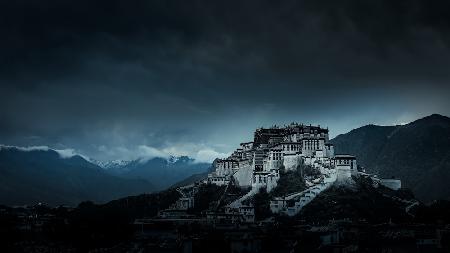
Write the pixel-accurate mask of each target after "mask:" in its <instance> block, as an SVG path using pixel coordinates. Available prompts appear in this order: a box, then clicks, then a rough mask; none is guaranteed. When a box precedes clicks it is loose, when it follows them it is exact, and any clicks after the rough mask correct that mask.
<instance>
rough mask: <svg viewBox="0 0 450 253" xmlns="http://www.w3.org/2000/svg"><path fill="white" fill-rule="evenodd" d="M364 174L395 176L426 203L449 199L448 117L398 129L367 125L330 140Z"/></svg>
mask: <svg viewBox="0 0 450 253" xmlns="http://www.w3.org/2000/svg"><path fill="white" fill-rule="evenodd" d="M331 142H332V143H333V144H334V145H335V151H336V153H351V154H354V155H356V156H357V159H358V164H359V165H361V166H363V167H364V168H365V169H366V171H367V172H370V173H377V174H379V175H380V176H381V177H396V178H400V179H401V180H402V184H403V186H405V187H408V188H410V189H411V190H412V191H413V192H414V194H415V195H416V197H417V198H418V199H420V200H422V201H425V202H428V201H432V200H434V199H450V187H448V182H450V149H449V147H450V118H448V117H445V116H442V115H437V114H433V115H430V116H427V117H425V118H422V119H419V120H416V121H414V122H411V123H409V124H406V125H401V126H375V125H368V126H363V127H360V128H358V129H354V130H352V131H350V132H349V133H346V134H342V135H339V136H337V137H336V138H334V139H333V140H331Z"/></svg>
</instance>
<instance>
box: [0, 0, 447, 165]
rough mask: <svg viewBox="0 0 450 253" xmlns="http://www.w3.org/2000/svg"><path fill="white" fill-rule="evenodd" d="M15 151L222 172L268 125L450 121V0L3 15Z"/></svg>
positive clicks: (1, 98) (0, 68) (102, 5)
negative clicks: (155, 161) (172, 158)
mask: <svg viewBox="0 0 450 253" xmlns="http://www.w3.org/2000/svg"><path fill="white" fill-rule="evenodd" d="M0 33H1V39H0V143H2V144H5V145H18V146H42V145H46V146H49V147H53V148H56V149H68V148H71V149H74V150H76V151H77V152H79V153H82V154H84V155H87V156H90V157H93V158H96V159H99V160H110V159H132V158H136V157H139V156H164V155H168V154H174V155H189V156H191V157H194V158H197V159H198V160H202V161H208V160H211V159H213V158H214V157H216V156H223V155H225V154H227V153H230V152H231V151H232V150H233V149H234V148H236V147H237V145H238V144H239V143H240V142H243V141H249V140H251V139H252V137H253V131H254V129H255V128H257V127H260V126H270V125H272V124H285V123H290V122H292V121H296V122H302V123H308V124H309V123H312V124H320V125H321V126H328V127H329V128H330V131H331V135H332V136H335V135H337V134H340V133H345V132H347V131H349V130H351V129H353V128H357V127H359V126H362V125H365V124H369V123H374V124H382V125H392V124H401V123H405V122H410V121H412V120H415V119H418V118H420V117H423V116H426V115H429V114H432V113H440V114H443V115H447V116H448V115H450V99H449V97H450V83H449V82H450V50H449V46H450V2H449V1H437V0H436V1H427V0H421V1H419V0H412V1H401V0H399V1H392V0H369V1H361V0H347V1H334V0H328V1H317V0H311V1H290V0H285V1H267V0H258V1H256V0H254V1H212V0H205V1H186V0H179V1H171V0H165V1H144V0H141V1H138V0H137V1H117V0H116V1H114V0H102V1H88V0H77V1H75V0H72V1H67V0H55V1H49V0H40V1H36V0H28V1H27V0H17V1H13V0H10V1H8V0H7V1H1V2H0Z"/></svg>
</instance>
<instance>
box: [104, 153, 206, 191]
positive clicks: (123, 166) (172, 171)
mask: <svg viewBox="0 0 450 253" xmlns="http://www.w3.org/2000/svg"><path fill="white" fill-rule="evenodd" d="M210 167H211V164H209V163H198V162H196V161H195V160H194V159H192V158H189V157H187V156H170V157H169V158H167V159H166V158H160V157H155V158H152V159H145V158H140V159H136V160H132V161H126V162H121V163H120V164H118V163H115V164H112V165H109V166H105V167H104V168H105V171H106V172H107V173H109V174H111V175H115V176H118V177H122V178H127V179H144V180H147V181H149V182H152V184H153V185H154V186H155V189H157V190H164V189H166V188H168V187H170V186H172V185H174V184H175V183H177V182H179V181H181V180H184V179H186V178H188V177H191V176H192V175H196V174H204V173H206V172H207V171H208V169H209V168H210Z"/></svg>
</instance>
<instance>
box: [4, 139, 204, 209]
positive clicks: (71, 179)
mask: <svg viewBox="0 0 450 253" xmlns="http://www.w3.org/2000/svg"><path fill="white" fill-rule="evenodd" d="M101 165H102V166H99V165H98V164H97V163H96V162H92V160H91V159H87V158H85V157H82V156H80V155H67V154H64V153H61V152H60V151H56V150H52V149H48V148H20V147H10V146H0V204H5V205H26V204H35V203H39V202H44V203H47V204H50V205H72V206H74V205H78V204H79V203H80V202H82V201H86V200H91V201H94V202H97V203H103V202H107V201H110V200H113V199H117V198H121V197H125V196H130V195H137V194H142V193H149V192H155V191H158V190H160V189H165V188H167V187H169V186H170V185H172V184H174V183H176V182H178V181H180V180H181V179H184V178H186V177H188V176H190V175H192V174H195V173H200V172H204V171H206V169H207V168H208V167H209V166H210V165H209V164H207V163H194V161H193V160H192V159H190V158H188V157H179V158H176V157H172V158H169V159H163V158H153V159H147V160H144V159H138V160H135V161H120V162H118V161H116V162H112V163H107V164H101Z"/></svg>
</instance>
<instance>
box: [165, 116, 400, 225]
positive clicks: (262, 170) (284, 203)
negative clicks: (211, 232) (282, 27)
mask: <svg viewBox="0 0 450 253" xmlns="http://www.w3.org/2000/svg"><path fill="white" fill-rule="evenodd" d="M213 166H214V171H213V172H212V173H210V174H209V175H208V177H207V179H204V180H202V181H200V182H198V183H197V184H192V185H188V186H184V187H180V188H178V191H179V192H180V193H181V194H182V196H183V197H182V198H180V199H179V200H178V201H177V203H175V204H174V205H173V207H172V208H171V209H170V210H165V212H163V213H162V216H165V217H168V216H170V215H171V213H173V211H174V210H187V209H189V208H191V207H192V206H193V205H194V204H195V203H194V201H193V197H194V195H195V193H196V187H198V185H199V184H215V185H219V186H226V187H228V186H229V185H235V186H238V187H241V188H246V189H249V191H248V192H247V193H246V194H245V195H243V196H239V198H237V199H235V200H233V201H232V202H230V203H227V204H226V206H225V208H224V209H223V210H221V211H219V210H214V211H211V212H209V213H208V216H207V218H208V219H211V220H215V219H218V218H221V219H229V220H232V221H241V222H252V221H253V220H254V210H253V207H252V205H251V204H249V201H248V199H250V198H251V197H252V196H254V195H255V194H256V193H258V192H259V191H261V190H265V191H267V192H271V191H272V190H273V189H275V188H276V187H277V184H278V181H279V179H280V175H281V172H282V171H283V172H286V171H294V170H295V171H298V170H301V168H305V167H308V168H312V169H314V170H315V171H316V173H315V174H314V175H306V174H305V175H304V174H303V173H302V176H303V178H304V180H305V184H306V189H305V190H302V191H300V192H292V193H289V194H287V195H285V196H278V197H274V198H273V199H271V200H270V210H271V211H272V213H274V214H280V215H288V216H294V215H296V214H298V213H299V212H300V210H301V209H302V208H303V207H304V206H305V205H307V204H308V203H309V202H311V201H312V200H313V199H314V198H315V197H316V196H317V195H318V194H320V193H321V192H322V191H324V190H326V189H327V188H329V187H330V186H331V185H344V186H345V185H349V186H351V184H352V181H353V180H352V178H353V177H358V176H364V177H370V178H371V179H372V181H373V183H374V184H376V185H378V184H382V185H384V186H386V187H388V188H391V189H393V190H397V189H399V188H400V187H401V182H400V180H397V179H379V178H378V177H377V176H376V175H369V174H366V173H365V172H364V171H361V170H359V169H358V166H357V163H356V157H355V156H352V155H350V154H335V151H334V146H333V144H331V143H330V142H329V135H328V129H327V128H321V127H320V126H311V125H303V124H297V123H292V124H290V125H288V126H283V127H277V126H273V127H271V128H259V129H257V130H256V131H255V133H254V139H253V142H245V143H241V144H240V147H239V148H238V149H236V150H235V151H234V152H233V153H232V154H231V155H230V156H229V157H228V158H226V159H216V161H215V162H214V165H213Z"/></svg>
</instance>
